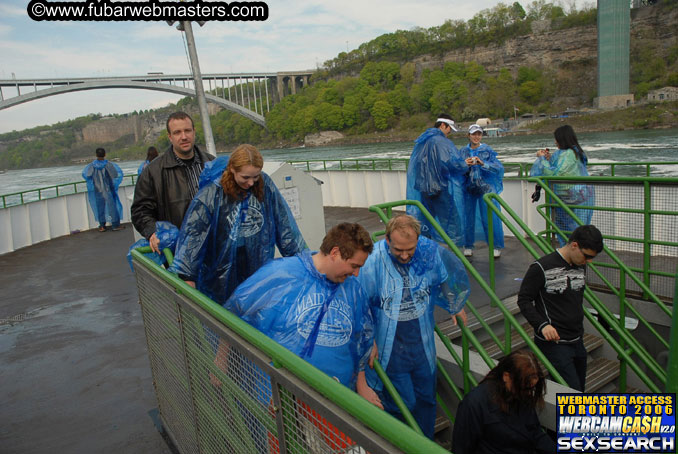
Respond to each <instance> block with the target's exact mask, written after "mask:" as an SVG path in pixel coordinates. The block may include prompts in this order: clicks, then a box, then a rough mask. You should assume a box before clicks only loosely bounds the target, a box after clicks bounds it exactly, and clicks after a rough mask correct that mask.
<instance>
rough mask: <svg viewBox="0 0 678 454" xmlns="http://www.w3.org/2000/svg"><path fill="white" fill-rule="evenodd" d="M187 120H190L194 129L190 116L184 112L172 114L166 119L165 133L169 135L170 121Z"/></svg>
mask: <svg viewBox="0 0 678 454" xmlns="http://www.w3.org/2000/svg"><path fill="white" fill-rule="evenodd" d="M187 118H188V119H189V120H191V126H192V127H193V128H194V129H195V126H194V125H193V119H192V118H191V116H190V115H188V114H187V113H186V112H181V111H179V112H174V113H173V114H171V115H170V116H169V117H167V123H165V128H167V133H168V134H169V133H170V128H169V124H170V121H172V120H185V119H187Z"/></svg>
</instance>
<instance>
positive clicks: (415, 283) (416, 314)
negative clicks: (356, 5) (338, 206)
mask: <svg viewBox="0 0 678 454" xmlns="http://www.w3.org/2000/svg"><path fill="white" fill-rule="evenodd" d="M399 267H400V268H401V270H400V271H399V269H398V268H399ZM402 269H404V271H405V272H406V273H407V277H408V280H409V286H407V285H404V279H403V275H402V274H401V273H402V272H403V271H402ZM358 280H359V281H360V284H361V285H362V287H363V289H364V290H365V293H366V294H367V298H368V301H369V305H370V309H371V310H372V314H373V316H374V319H375V323H376V329H377V331H376V335H375V340H376V342H377V347H378V349H379V361H380V362H381V365H382V366H383V367H384V369H385V370H386V369H388V367H389V362H390V359H391V356H392V353H393V350H394V347H393V344H394V339H395V336H396V329H397V327H398V323H399V322H408V321H410V320H418V321H419V323H418V330H419V333H420V334H419V335H420V337H421V344H422V345H423V349H424V352H425V355H426V361H423V360H422V364H423V365H424V366H425V367H427V368H428V369H429V371H430V372H431V373H433V371H435V367H436V349H435V340H434V330H433V329H434V327H435V320H434V318H433V309H434V306H436V305H437V306H440V307H442V308H443V309H445V310H446V311H448V312H449V313H450V314H456V313H458V312H459V311H461V310H462V309H463V308H464V305H465V304H466V300H467V299H468V296H469V293H470V286H469V280H468V275H467V274H466V270H465V269H464V266H463V264H462V263H461V261H460V260H459V259H458V258H457V257H456V256H454V255H453V254H452V253H451V252H450V251H449V250H448V249H446V248H443V247H441V246H439V245H438V244H437V243H435V242H434V241H432V240H429V239H428V238H425V237H423V236H420V237H419V241H418V242H417V249H416V250H415V252H414V256H413V257H412V259H411V260H410V262H409V263H408V264H405V265H403V264H400V263H399V262H398V261H397V259H396V258H394V257H393V256H392V255H391V253H390V251H389V248H388V244H387V243H386V240H381V241H379V242H377V243H376V244H375V245H374V251H373V252H372V254H370V256H369V257H368V258H367V261H366V262H365V265H364V266H363V267H362V268H361V269H360V275H359V276H358ZM404 289H407V290H409V294H410V295H411V298H410V301H406V302H405V304H404V305H403V290H404ZM365 375H366V378H367V384H368V385H369V386H370V387H371V388H373V389H374V390H377V391H378V390H381V389H382V386H383V385H382V383H381V380H379V379H378V377H377V375H376V373H375V372H374V370H372V369H368V370H366V373H365Z"/></svg>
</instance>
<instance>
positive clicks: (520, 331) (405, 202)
mask: <svg viewBox="0 0 678 454" xmlns="http://www.w3.org/2000/svg"><path fill="white" fill-rule="evenodd" d="M406 205H414V206H416V207H417V208H418V209H419V210H420V211H421V213H422V215H423V216H424V217H425V218H426V219H427V220H428V221H429V223H430V224H431V226H432V227H433V228H434V229H435V230H436V232H438V234H439V235H440V236H441V238H442V239H443V241H444V242H445V244H447V246H448V247H449V248H450V250H451V251H452V252H453V253H454V254H455V255H456V256H457V257H458V258H459V260H461V262H462V263H463V265H464V267H465V268H466V270H467V272H468V273H469V274H470V275H471V277H473V278H474V279H475V280H476V281H477V282H478V285H480V287H481V288H482V289H483V291H485V293H486V294H487V295H488V296H489V298H490V301H491V302H492V303H494V304H495V305H496V307H497V308H498V309H499V310H500V311H501V312H502V314H503V315H504V318H505V319H508V320H509V321H510V323H511V325H512V326H513V327H514V329H515V330H516V332H517V333H518V334H519V335H520V336H521V337H522V338H523V340H524V341H525V343H526V344H527V346H528V347H529V348H530V349H531V350H532V351H533V352H534V353H535V355H537V358H538V359H539V360H540V361H542V363H543V364H544V366H545V367H546V369H547V370H548V372H549V374H550V375H551V377H552V378H553V380H555V381H557V382H558V383H560V384H562V385H566V383H565V380H563V378H562V377H561V376H560V374H559V373H558V371H556V370H555V368H554V367H553V365H552V364H551V362H550V361H549V360H548V359H547V358H546V357H545V356H544V354H543V353H542V352H541V351H540V350H539V348H538V347H537V346H536V344H535V343H534V341H533V340H532V339H531V338H530V336H528V335H527V333H526V332H525V330H524V329H523V327H522V326H520V324H519V323H518V321H517V320H516V319H515V317H514V316H513V314H511V312H510V311H509V310H508V309H506V307H505V306H504V304H503V303H502V302H501V300H500V299H499V297H497V295H496V294H495V293H494V291H493V290H492V289H491V288H490V286H489V285H488V284H487V283H486V282H485V280H484V279H483V278H482V276H481V275H480V273H478V271H477V270H476V269H475V268H474V267H473V265H472V264H471V263H470V262H469V261H468V259H467V258H466V257H464V255H463V254H462V253H461V251H460V250H459V248H458V247H457V246H456V245H455V244H454V242H453V241H452V240H451V239H450V237H449V236H448V235H447V233H446V232H445V231H444V230H443V229H442V227H440V225H439V224H438V222H437V221H436V220H435V219H433V217H432V216H431V214H430V213H429V212H428V210H427V209H426V208H425V207H424V206H423V205H422V204H421V202H419V201H418V200H399V201H395V202H388V203H382V204H378V205H372V206H371V207H370V208H369V209H370V211H373V212H375V213H377V214H378V215H379V217H380V218H381V220H382V221H383V222H384V223H386V222H388V217H387V216H386V215H385V214H384V211H383V210H384V209H392V208H393V207H397V206H406ZM467 304H468V303H467ZM460 327H461V329H462V342H469V341H470V342H472V343H474V346H476V345H475V343H476V342H477V339H475V336H474V335H472V334H471V333H470V331H467V333H468V334H467V333H466V332H464V330H465V329H467V328H466V327H465V326H463V325H460ZM439 334H440V333H439ZM476 348H478V353H479V354H480V355H481V356H482V357H483V359H484V360H485V362H486V363H489V364H494V361H493V360H492V359H491V358H490V357H489V355H488V354H487V352H486V351H485V349H484V348H483V347H482V346H481V345H480V343H477V346H476ZM463 352H464V354H468V349H464V350H463ZM450 354H452V356H453V357H454V356H455V355H454V354H453V353H452V352H450ZM458 364H459V366H460V367H462V368H464V367H465V365H466V366H467V361H462V363H458ZM489 364H488V365H489ZM490 367H492V366H490ZM466 378H467V373H466V372H465V379H466ZM467 391H468V390H467Z"/></svg>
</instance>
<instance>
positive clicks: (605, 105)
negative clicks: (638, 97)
mask: <svg viewBox="0 0 678 454" xmlns="http://www.w3.org/2000/svg"><path fill="white" fill-rule="evenodd" d="M630 32H631V3H630V1H629V0H598V97H597V98H596V100H595V104H596V107H598V108H601V109H612V108H616V107H624V106H628V105H630V104H631V103H633V95H632V94H630V93H629V41H630Z"/></svg>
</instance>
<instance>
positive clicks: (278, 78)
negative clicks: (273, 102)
mask: <svg viewBox="0 0 678 454" xmlns="http://www.w3.org/2000/svg"><path fill="white" fill-rule="evenodd" d="M284 77H285V76H281V75H280V74H278V75H277V76H276V77H275V80H276V83H277V85H278V99H279V100H281V99H283V98H284V97H285V84H284V82H283V79H284Z"/></svg>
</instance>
